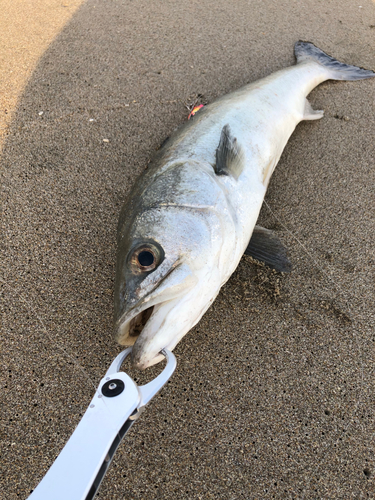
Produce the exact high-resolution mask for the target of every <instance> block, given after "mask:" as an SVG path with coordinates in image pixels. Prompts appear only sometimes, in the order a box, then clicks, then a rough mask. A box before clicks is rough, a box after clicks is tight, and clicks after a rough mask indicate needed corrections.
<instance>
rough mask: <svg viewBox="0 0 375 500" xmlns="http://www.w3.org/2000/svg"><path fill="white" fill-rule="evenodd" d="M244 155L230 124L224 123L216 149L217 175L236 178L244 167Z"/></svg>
mask: <svg viewBox="0 0 375 500" xmlns="http://www.w3.org/2000/svg"><path fill="white" fill-rule="evenodd" d="M243 159H244V155H243V151H242V149H241V147H240V146H239V145H238V143H237V139H236V138H235V137H233V136H232V134H231V131H230V127H229V125H224V127H223V129H222V131H221V135H220V141H219V145H218V147H217V149H216V165H215V167H214V168H215V172H216V174H217V175H231V176H232V177H234V178H235V179H236V180H237V179H238V177H239V176H240V174H241V172H242V170H243V167H244V161H243Z"/></svg>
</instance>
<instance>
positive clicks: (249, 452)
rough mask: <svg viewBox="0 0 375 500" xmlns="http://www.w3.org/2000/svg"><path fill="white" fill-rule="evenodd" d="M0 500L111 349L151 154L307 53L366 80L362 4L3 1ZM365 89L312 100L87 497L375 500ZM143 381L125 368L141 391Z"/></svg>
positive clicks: (366, 13)
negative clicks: (161, 375) (357, 70)
mask: <svg viewBox="0 0 375 500" xmlns="http://www.w3.org/2000/svg"><path fill="white" fill-rule="evenodd" d="M0 28H1V33H2V35H1V36H2V37H3V41H4V43H2V44H1V45H0V61H1V65H0V66H1V67H0V91H1V96H0V106H1V107H0V141H1V143H0V145H1V165H0V177H1V203H2V220H1V224H2V226H1V252H2V255H1V275H0V285H1V290H2V300H1V313H2V319H3V321H2V331H1V349H0V354H1V384H2V390H1V396H0V397H1V411H0V419H1V426H0V433H1V434H0V450H1V453H0V456H1V460H0V478H1V479H0V499H1V500H2V499H4V500H5V499H6V500H19V499H26V498H27V497H28V495H29V494H30V492H31V491H32V490H33V489H34V488H35V487H36V485H37V484H38V482H39V481H40V480H41V478H42V477H43V476H44V474H45V473H46V471H47V470H48V468H49V466H50V465H51V464H52V462H53V461H54V460H55V458H56V456H57V455H58V453H59V452H60V450H61V449H62V447H63V446H64V444H65V443H66V441H67V440H68V438H69V436H70V435H71V434H72V432H73V430H74V428H75V426H76V425H77V423H78V422H79V420H80V418H81V416H82V414H83V413H84V411H85V410H86V408H87V406H88V404H89V402H90V400H91V398H92V396H93V393H94V389H95V387H96V386H97V384H98V383H99V381H100V379H101V378H102V376H103V375H104V373H105V372H106V370H107V368H108V366H109V364H110V363H111V361H112V360H113V359H114V358H115V356H116V355H117V354H118V353H119V352H120V351H121V347H120V346H118V345H117V344H116V343H115V341H114V340H113V337H112V328H113V320H112V317H113V286H114V276H115V259H116V227H117V220H118V215H119V211H120V208H121V205H122V203H123V201H124V200H125V198H126V195H127V194H128V193H129V192H130V191H131V189H132V186H133V184H134V182H135V180H136V178H137V176H138V175H140V174H141V173H142V172H143V171H144V169H145V168H146V167H147V164H148V162H149V161H150V159H151V158H152V155H153V154H154V153H155V151H156V150H157V149H158V148H159V147H160V145H161V144H162V143H163V141H164V139H165V138H166V137H167V136H169V134H170V133H171V132H172V131H173V130H174V129H175V128H176V127H177V126H178V125H179V124H181V123H183V122H184V121H185V120H186V119H187V115H188V111H187V109H186V104H189V103H192V102H194V100H195V99H197V98H198V97H197V96H200V97H199V99H201V100H203V101H204V102H208V103H209V102H212V101H213V100H214V99H215V98H217V97H219V96H221V95H223V94H226V93H228V92H230V91H232V90H235V89H237V88H239V87H241V86H242V85H244V84H246V83H248V82H251V81H254V80H257V79H259V78H262V77H264V76H266V75H268V74H270V73H272V72H274V71H276V70H278V69H281V68H284V67H287V66H289V65H292V64H294V55H293V46H294V43H295V42H296V41H297V40H300V39H302V40H308V41H311V42H313V43H314V44H315V45H317V46H318V47H320V48H321V49H323V50H324V51H326V52H327V53H328V54H330V55H332V56H334V57H335V58H337V59H338V60H340V61H343V62H346V63H348V64H355V65H357V66H361V67H365V68H368V69H372V70H375V2H374V1H372V0H361V1H358V2H351V1H349V0H344V1H339V0H327V1H325V2H320V1H319V2H318V1H305V2H294V1H292V0H280V1H279V2H275V1H273V0H264V1H260V0H254V1H252V2H248V1H245V0H238V1H237V2H235V3H228V2H224V1H222V0H216V1H215V2H212V1H211V0H202V1H200V2H196V1H192V2H182V1H177V2H176V1H171V0H166V1H163V2H147V1H145V0H87V1H86V2H82V1H80V0H74V1H73V0H58V1H57V0H38V1H36V2H21V1H20V0H17V1H10V0H9V1H6V2H4V8H3V7H2V13H0ZM374 91H375V79H372V80H364V81H359V82H331V81H330V82H325V83H324V84H322V85H320V86H319V87H317V88H316V89H315V90H314V91H313V92H312V93H311V94H310V98H309V100H310V102H311V104H312V106H313V108H315V109H324V110H325V116H324V118H323V119H322V120H319V121H316V122H303V123H301V124H300V125H298V127H297V129H296V131H295V132H294V134H293V135H292V137H291V139H290V141H289V143H288V145H287V146H286V148H285V151H284V153H283V155H282V158H281V160H280V162H279V164H278V167H277V169H276V171H275V173H274V175H273V177H272V180H271V183H270V186H269V190H268V193H267V196H266V203H267V204H266V205H265V206H264V207H263V208H262V211H261V215H260V220H259V223H260V224H261V225H263V226H265V227H267V228H270V229H273V230H275V231H276V232H277V234H278V235H279V237H280V238H281V239H282V241H283V242H284V243H285V245H286V246H287V248H288V249H289V257H290V260H291V261H292V263H293V270H292V272H291V273H290V274H280V273H276V272H275V271H271V270H269V269H267V268H265V267H264V266H263V265H261V264H258V263H255V262H252V261H251V259H250V258H249V257H245V258H243V259H242V261H241V263H240V265H239V267H238V268H237V270H236V272H235V273H234V275H233V276H232V277H231V279H230V280H229V281H228V282H227V284H226V285H225V286H224V287H223V289H222V291H221V293H220V295H219V297H218V298H217V300H216V301H215V302H214V304H213V306H212V307H211V308H210V309H209V311H208V312H207V313H206V314H205V316H204V317H203V319H202V321H201V322H200V323H199V324H198V325H197V326H196V327H195V328H194V329H193V330H192V331H191V332H190V333H189V334H188V335H187V336H186V337H185V338H184V339H183V340H182V341H181V343H180V344H179V345H178V346H177V348H176V349H175V351H174V352H175V355H176V357H177V363H178V364H177V370H176V373H175V374H174V376H173V378H172V379H171V381H170V383H168V384H167V386H166V387H165V388H164V389H163V390H162V392H161V393H160V394H159V396H158V397H156V399H155V400H154V401H153V402H152V403H151V404H150V405H149V407H148V408H147V410H146V411H145V413H144V414H143V415H142V417H141V418H140V419H139V421H138V422H137V423H136V424H135V425H134V427H133V428H132V430H131V431H130V433H129V434H128V435H127V437H126V438H125V440H124V442H123V443H122V445H121V446H120V448H119V450H118V452H117V454H116V456H115V459H114V461H113V463H112V465H111V468H110V470H109V472H108V474H107V476H106V478H105V480H104V482H103V484H102V487H101V489H100V491H99V494H98V496H97V497H96V498H98V499H102V500H115V499H116V500H123V499H145V500H146V499H147V500H151V499H176V498H178V499H189V500H190V499H196V500H198V499H202V500H203V499H223V500H224V499H225V500H229V499H230V500H235V499H254V500H255V499H257V500H259V499H273V498H275V499H367V498H370V499H371V498H375V415H374V400H375V368H374V360H375V329H374V325H375V318H374V310H375V292H374V282H375V252H374V230H375V220H374V206H375V188H374V186H375V165H374V153H375V147H374V136H375V119H374V115H375V101H374ZM158 371H160V368H157V367H155V368H151V369H149V370H147V371H146V372H145V373H143V374H139V373H136V372H134V371H132V370H130V369H129V373H130V374H132V375H133V376H134V377H136V379H137V381H138V382H139V383H142V381H144V380H148V379H150V378H152V377H153V376H154V375H155V374H156V373H158Z"/></svg>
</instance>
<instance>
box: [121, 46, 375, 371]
mask: <svg viewBox="0 0 375 500" xmlns="http://www.w3.org/2000/svg"><path fill="white" fill-rule="evenodd" d="M295 55H296V59H297V64H296V65H295V66H293V67H290V68H286V69H284V70H281V71H278V72H276V73H274V74H272V75H270V76H268V77H266V78H263V79H262V80H258V81H256V82H254V83H251V84H250V85H247V86H245V87H243V88H241V89H240V90H237V91H236V92H233V93H231V94H228V95H225V96H224V97H222V98H220V99H218V100H217V101H215V102H214V103H212V104H210V105H208V106H206V107H204V109H202V110H201V111H200V112H199V113H198V114H197V115H196V116H195V118H194V120H192V121H191V122H188V123H187V124H186V125H185V126H184V127H182V128H181V129H179V130H178V131H177V132H176V133H175V134H174V135H173V136H172V137H171V138H170V139H169V140H168V141H167V142H166V144H165V145H164V146H163V147H162V149H161V150H160V151H159V153H158V155H157V157H156V158H155V160H154V162H153V166H152V167H151V168H150V169H149V170H148V171H147V172H146V173H145V174H144V175H142V178H141V179H139V180H138V183H137V184H136V186H135V188H134V190H133V192H132V194H131V196H130V198H129V199H128V201H127V202H126V204H125V205H124V207H123V209H122V212H121V215H120V220H119V226H118V256H117V271H116V285H115V321H116V325H115V336H116V339H117V340H118V342H119V343H120V344H122V345H133V344H134V347H133V352H132V361H133V364H134V365H135V366H136V367H138V368H140V369H144V368H146V367H148V366H150V365H152V364H155V363H157V362H158V361H160V360H161V359H163V356H161V355H160V354H159V353H160V350H161V349H163V348H168V349H173V348H174V347H175V346H176V344H177V343H178V342H179V341H180V340H181V338H182V337H183V336H184V335H185V334H186V333H187V332H188V331H189V330H190V329H191V328H192V327H193V326H194V325H195V324H196V323H197V322H198V321H199V320H200V318H201V317H202V315H203V314H204V313H205V312H206V311H207V309H208V308H209V307H210V305H211V304H212V302H213V301H214V299H215V297H216V296H217V294H218V293H219V290H220V288H221V287H222V285H223V284H224V283H225V282H226V281H227V280H228V278H229V277H230V276H231V274H232V273H233V271H234V270H235V269H236V267H237V265H238V263H239V261H240V259H241V257H242V255H243V253H244V252H245V251H246V252H247V253H249V254H250V255H252V256H254V257H255V258H258V259H260V260H264V261H265V262H266V263H267V264H269V265H271V266H272V267H274V268H276V269H278V270H280V271H288V270H289V269H290V263H289V261H288V260H287V258H286V253H285V250H284V248H283V247H282V245H281V243H280V242H279V241H278V240H277V238H276V237H275V236H274V235H273V234H272V232H270V231H268V230H265V229H263V228H260V227H256V226H255V224H256V221H257V218H258V214H259V211H260V208H261V206H262V203H263V199H264V196H265V193H266V189H267V186H268V183H269V180H270V177H271V175H272V173H273V171H274V169H275V167H276V165H277V162H278V161H279V159H280V156H281V153H282V151H283V149H284V147H285V145H286V143H287V141H288V139H289V137H290V135H291V134H292V133H293V131H294V129H295V127H296V125H297V124H298V123H299V122H300V121H302V120H318V119H319V118H322V117H323V111H316V110H313V109H312V108H311V106H310V104H309V102H308V101H307V99H306V96H307V95H308V94H309V93H310V92H311V90H312V89H313V88H314V87H316V86H317V85H319V84H320V83H321V82H323V81H325V80H329V79H332V80H360V79H364V78H370V77H373V76H375V73H373V72H372V71H368V70H364V69H361V68H358V67H356V66H349V65H347V64H343V63H340V62H339V61H337V60H335V59H333V58H332V57H330V56H328V55H327V54H325V53H324V52H323V51H321V50H320V49H318V48H317V47H315V46H314V45H313V44H312V43H307V42H297V43H296V45H295ZM254 228H255V231H254ZM252 235H253V236H252ZM249 242H250V243H249Z"/></svg>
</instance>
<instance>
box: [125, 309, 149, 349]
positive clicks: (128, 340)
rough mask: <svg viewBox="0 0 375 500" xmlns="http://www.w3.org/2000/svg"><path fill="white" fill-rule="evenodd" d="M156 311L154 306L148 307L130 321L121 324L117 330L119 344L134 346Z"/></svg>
mask: <svg viewBox="0 0 375 500" xmlns="http://www.w3.org/2000/svg"><path fill="white" fill-rule="evenodd" d="M153 311H154V306H151V307H148V308H147V309H144V310H143V311H141V312H139V313H138V314H137V315H136V316H134V317H133V318H132V319H131V320H130V321H129V320H128V321H126V320H125V321H124V322H123V323H120V324H119V326H118V330H117V340H118V342H119V344H121V345H125V346H132V345H134V343H135V341H136V340H137V338H138V337H139V335H140V334H141V333H142V331H143V329H144V327H145V326H146V323H147V321H148V320H149V319H150V317H151V315H152V313H153Z"/></svg>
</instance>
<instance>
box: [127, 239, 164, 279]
mask: <svg viewBox="0 0 375 500" xmlns="http://www.w3.org/2000/svg"><path fill="white" fill-rule="evenodd" d="M159 253H160V252H158V249H157V248H156V247H154V246H153V245H142V246H141V247H139V248H137V249H136V250H135V251H134V253H133V255H132V257H131V265H132V267H133V270H134V271H136V272H139V271H141V272H145V271H153V270H154V269H155V268H156V267H157V266H158V264H159V262H160V255H159Z"/></svg>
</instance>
